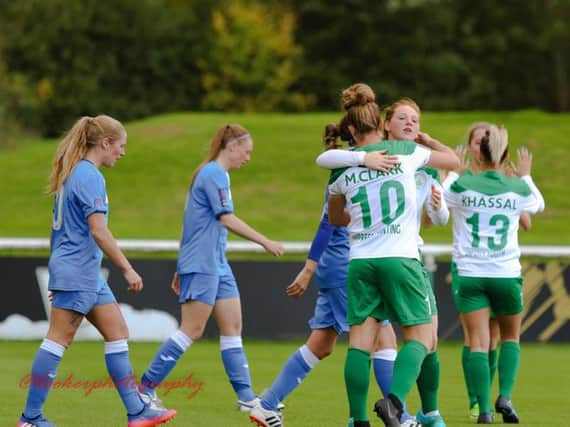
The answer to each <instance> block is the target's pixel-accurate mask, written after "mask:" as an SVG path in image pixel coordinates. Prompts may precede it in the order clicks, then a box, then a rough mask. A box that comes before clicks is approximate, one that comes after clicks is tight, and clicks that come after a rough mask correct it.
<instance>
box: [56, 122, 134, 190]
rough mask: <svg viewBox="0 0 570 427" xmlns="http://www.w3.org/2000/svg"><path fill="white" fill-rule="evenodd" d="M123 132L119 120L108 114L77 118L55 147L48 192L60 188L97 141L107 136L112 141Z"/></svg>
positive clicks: (124, 132) (118, 137) (123, 129)
mask: <svg viewBox="0 0 570 427" xmlns="http://www.w3.org/2000/svg"><path fill="white" fill-rule="evenodd" d="M125 134H126V131H125V128H124V127H123V125H122V124H121V122H119V121H118V120H116V119H114V118H112V117H110V116H106V115H99V116H96V117H89V116H84V117H81V118H80V119H79V120H77V121H76V122H75V123H74V125H73V126H72V128H71V129H70V130H69V131H68V132H67V134H66V135H65V137H64V138H63V140H62V141H61V142H60V143H59V146H58V147H57V151H56V153H55V157H54V159H53V162H52V168H51V173H50V176H49V182H48V186H47V192H48V194H55V193H57V192H58V191H59V190H60V189H61V187H62V186H63V183H64V182H65V180H66V179H67V178H68V177H69V175H71V172H72V171H73V168H74V167H75V165H77V163H79V161H80V160H81V159H83V158H84V157H85V155H86V154H87V152H88V151H89V150H90V149H91V148H93V147H95V146H96V145H97V144H98V143H99V141H101V140H102V139H104V138H109V140H111V142H113V141H116V140H118V139H120V138H121V137H123V136H124V135H125Z"/></svg>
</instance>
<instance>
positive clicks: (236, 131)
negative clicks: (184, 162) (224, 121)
mask: <svg viewBox="0 0 570 427" xmlns="http://www.w3.org/2000/svg"><path fill="white" fill-rule="evenodd" d="M246 135H248V136H249V132H248V131H247V129H246V128H244V127H243V126H241V125H237V124H231V125H230V124H228V125H223V126H220V127H219V128H218V130H217V131H216V133H215V134H214V137H213V138H212V140H211V141H210V151H209V152H208V155H207V156H206V158H205V159H204V161H202V163H200V165H199V166H198V167H197V168H196V169H195V170H194V172H193V173H192V180H191V184H190V187H192V185H194V180H195V179H196V176H197V175H198V173H199V172H200V170H201V169H202V168H203V167H204V166H205V165H206V164H207V163H208V162H211V161H212V160H215V159H216V157H218V155H219V154H220V152H221V151H222V150H223V149H225V148H226V145H227V144H228V142H231V141H239V140H240V138H244V139H245V136H246Z"/></svg>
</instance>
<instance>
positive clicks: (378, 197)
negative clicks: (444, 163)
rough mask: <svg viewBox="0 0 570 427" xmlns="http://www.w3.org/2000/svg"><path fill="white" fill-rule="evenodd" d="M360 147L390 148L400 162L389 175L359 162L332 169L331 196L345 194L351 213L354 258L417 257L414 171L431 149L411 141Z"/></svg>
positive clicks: (426, 157)
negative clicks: (363, 165)
mask: <svg viewBox="0 0 570 427" xmlns="http://www.w3.org/2000/svg"><path fill="white" fill-rule="evenodd" d="M357 150H364V151H377V150H387V152H386V154H387V155H395V156H398V158H399V160H400V163H399V164H398V165H397V167H396V168H394V169H392V170H391V171H390V172H386V173H384V172H379V171H375V170H371V169H368V168H365V167H360V166H354V167H347V168H343V169H336V170H334V171H332V173H331V179H330V181H329V184H330V186H329V194H331V195H344V196H345V198H346V207H347V209H348V210H349V212H350V218H351V219H350V223H349V224H348V226H347V229H348V231H349V233H350V258H351V259H355V258H387V257H404V258H416V259H419V253H418V241H417V237H418V222H417V205H416V204H417V201H416V182H415V178H414V175H415V172H416V170H417V169H419V168H421V167H422V166H424V165H425V164H426V163H427V162H428V160H429V157H430V153H431V151H430V150H428V149H426V148H423V147H420V146H418V145H416V144H415V143H414V142H410V141H382V142H380V143H378V144H374V145H371V146H367V147H363V148H358V149H357Z"/></svg>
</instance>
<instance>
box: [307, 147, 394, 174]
mask: <svg viewBox="0 0 570 427" xmlns="http://www.w3.org/2000/svg"><path fill="white" fill-rule="evenodd" d="M385 153H386V150H379V151H370V152H364V151H349V150H327V151H325V152H324V153H322V154H321V155H319V157H317V165H319V166H320V167H322V168H325V169H338V168H344V167H351V166H365V167H367V168H369V169H374V170H378V171H381V172H388V171H390V170H392V169H394V168H395V167H396V166H397V165H398V162H399V160H398V156H390V155H386V154H385Z"/></svg>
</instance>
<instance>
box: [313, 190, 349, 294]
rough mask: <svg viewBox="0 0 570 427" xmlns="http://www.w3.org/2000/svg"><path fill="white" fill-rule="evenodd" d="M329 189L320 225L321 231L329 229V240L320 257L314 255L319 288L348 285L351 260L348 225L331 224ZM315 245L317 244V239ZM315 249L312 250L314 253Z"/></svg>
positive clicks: (325, 242)
mask: <svg viewBox="0 0 570 427" xmlns="http://www.w3.org/2000/svg"><path fill="white" fill-rule="evenodd" d="M328 197H329V194H328V190H327V192H326V193H325V204H324V207H323V213H322V217H321V224H320V226H319V231H318V232H317V236H318V235H319V233H320V232H322V231H324V230H328V236H329V238H328V240H327V241H324V242H323V243H324V244H326V247H324V250H323V251H322V253H321V255H320V257H316V256H315V257H312V256H310V258H312V259H313V258H314V260H315V261H317V262H318V265H317V271H316V272H315V278H316V282H317V285H318V287H319V289H326V288H340V287H344V286H346V278H347V274H348V261H349V251H350V247H349V243H348V231H347V229H346V227H335V226H333V225H331V224H329V222H328V221H329V218H328ZM317 236H316V237H315V240H314V241H313V245H315V243H316V242H315V241H316V239H317ZM314 252H315V251H311V253H314Z"/></svg>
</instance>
